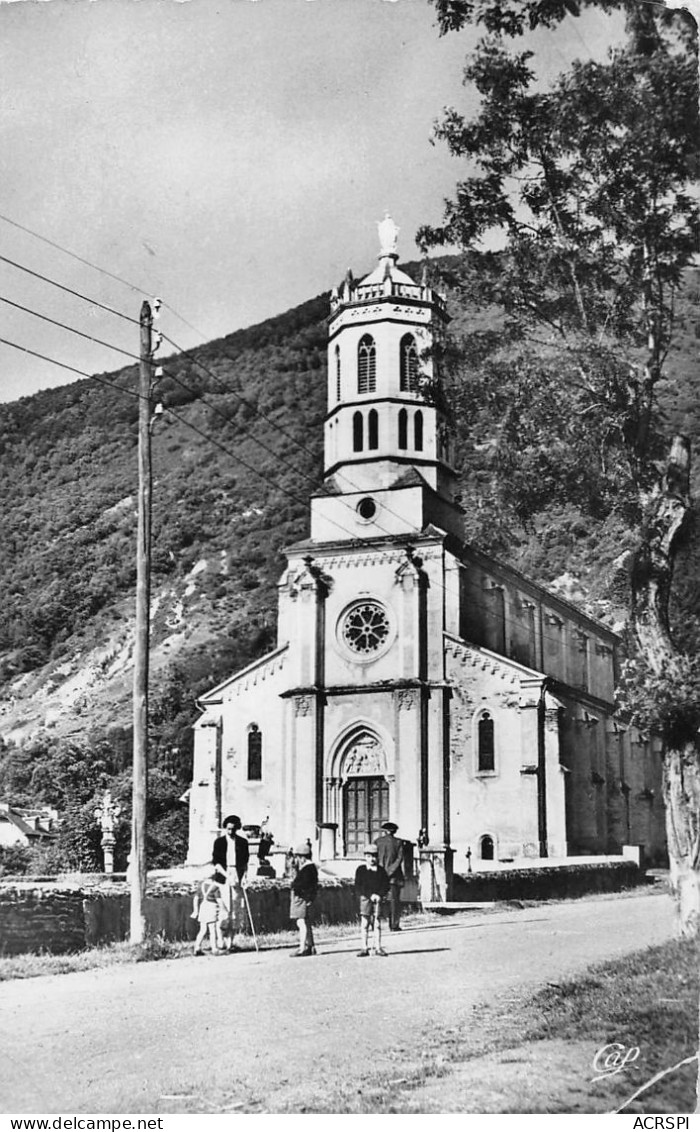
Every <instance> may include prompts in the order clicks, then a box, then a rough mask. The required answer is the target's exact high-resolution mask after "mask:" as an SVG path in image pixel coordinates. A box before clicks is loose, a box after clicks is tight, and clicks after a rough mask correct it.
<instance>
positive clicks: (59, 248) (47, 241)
mask: <svg viewBox="0 0 700 1132" xmlns="http://www.w3.org/2000/svg"><path fill="white" fill-rule="evenodd" d="M0 220H4V221H5V223H6V224H11V225H12V227H13V228H19V229H20V231H21V232H26V233H27V234H28V235H29V236H34V237H35V239H37V240H41V241H42V243H44V244H48V245H49V247H51V248H55V249H56V251H59V252H63V254H64V255H67V256H70V258H71V259H75V260H77V262H78V263H82V264H84V266H85V267H91V268H92V269H93V271H99V272H100V274H101V275H106V276H107V277H108V278H109V279H114V280H115V281H116V282H117V283H122V284H123V285H124V286H125V287H128V288H129V290H131V291H136V292H137V294H140V295H147V294H148V293H149V292H148V291H145V290H144V288H143V287H137V286H136V284H135V283H130V282H129V280H128V279H123V278H122V277H121V275H115V274H114V272H112V271H107V269H106V268H104V267H98V265H97V264H96V263H91V262H90V260H89V259H83V257H82V256H80V255H78V254H77V253H76V252H71V251H69V250H68V248H64V247H62V246H61V244H57V243H56V242H55V241H54V240H50V239H49V238H48V236H42V235H41V233H40V232H35V231H34V230H33V229H32V228H27V227H26V226H25V225H24V224H20V223H19V222H18V221H17V220H11V219H10V217H9V216H3V215H2V213H0ZM173 313H175V312H173Z"/></svg>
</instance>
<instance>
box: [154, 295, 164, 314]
mask: <svg viewBox="0 0 700 1132" xmlns="http://www.w3.org/2000/svg"><path fill="white" fill-rule="evenodd" d="M162 305H163V302H162V300H161V299H154V300H153V317H154V318H158V317H159V316H160V308H161V307H162Z"/></svg>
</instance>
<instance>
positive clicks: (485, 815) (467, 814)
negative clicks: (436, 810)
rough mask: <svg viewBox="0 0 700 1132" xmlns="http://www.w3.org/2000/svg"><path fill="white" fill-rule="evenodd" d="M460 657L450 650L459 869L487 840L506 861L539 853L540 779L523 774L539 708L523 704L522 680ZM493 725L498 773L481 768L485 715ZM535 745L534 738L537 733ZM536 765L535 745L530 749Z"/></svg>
mask: <svg viewBox="0 0 700 1132" xmlns="http://www.w3.org/2000/svg"><path fill="white" fill-rule="evenodd" d="M476 655H477V654H473V657H472V658H471V659H460V657H459V655H457V656H455V655H454V654H453V653H452V652H450V651H449V650H448V657H447V678H448V680H449V681H450V682H451V683H452V684H453V689H452V699H451V706H450V716H451V735H450V786H451V808H450V810H451V812H450V823H451V837H452V845H453V847H454V848H455V871H456V872H463V871H464V869H465V868H466V864H467V862H466V853H467V850H469V849H470V850H471V853H472V855H473V858H474V861H476V860H478V859H479V857H480V855H481V847H482V839H483V838H484V837H489V838H491V839H492V841H493V846H494V857H495V859H497V860H504V859H508V858H512V857H520V856H523V855H527V856H536V855H537V852H538V826H537V778H536V775H535V774H532V773H523V765H524V764H523V743H524V738H525V737H526V735H527V734H529V733H530V732H531V731H532V728H531V727H529V724H532V725H533V726H534V727H536V718H531V716H533V717H534V716H536V711H533V709H531V708H526V709H523V711H521V709H520V706H519V705H520V687H519V683H518V681H517V679H515V678H513V679H512V680H508V679H504V678H503V676H502V675H500V674H499V673H497V672H496V671H494V667H493V666H492V665H491V664H489V662H488V660H487V659H486V658H483V659H481V658H478V659H476V660H474V657H476ZM483 711H488V712H489V714H490V715H491V717H492V719H493V723H494V739H495V765H494V771H493V772H485V773H484V772H482V773H479V771H478V763H477V732H478V721H479V715H480V713H481V712H483ZM534 734H535V744H536V732H534ZM526 757H527V759H528V760H529V765H530V766H531V765H532V764H533V763H534V764H536V761H537V747H536V745H535V747H534V749H533V750H529V749H527V750H526Z"/></svg>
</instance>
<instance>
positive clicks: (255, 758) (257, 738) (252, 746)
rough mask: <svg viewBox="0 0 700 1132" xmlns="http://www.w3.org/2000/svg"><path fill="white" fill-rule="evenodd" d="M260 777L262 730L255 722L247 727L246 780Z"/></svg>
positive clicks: (252, 780)
mask: <svg viewBox="0 0 700 1132" xmlns="http://www.w3.org/2000/svg"><path fill="white" fill-rule="evenodd" d="M261 779H262V732H261V730H260V728H259V727H258V725H257V723H251V725H250V727H249V728H248V781H249V782H260V781H261Z"/></svg>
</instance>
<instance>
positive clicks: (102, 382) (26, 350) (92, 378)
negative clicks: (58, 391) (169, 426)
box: [0, 338, 139, 398]
mask: <svg viewBox="0 0 700 1132" xmlns="http://www.w3.org/2000/svg"><path fill="white" fill-rule="evenodd" d="M0 342H1V343H2V344H3V346H11V347H12V348H13V350H21V351H22V353H23V354H31V355H32V357H34V358H41V360H42V361H43V362H50V363H51V365H53V366H60V367H61V369H67V370H70V371H71V373H77V374H79V375H80V377H87V378H88V380H89V381H97V382H98V383H99V384H100V385H106V386H108V387H109V388H110V389H117V390H118V391H119V392H120V393H126V394H127V395H128V396H129V397H136V398H138V396H139V394H138V393H136V392H134V391H133V390H132V389H125V388H124V386H123V385H117V384H116V382H114V381H108V380H107V378H105V377H97V376H96V375H95V374H94V373H86V372H85V370H82V369H76V368H75V366H69V365H67V364H66V363H65V362H59V361H58V360H57V358H50V357H48V355H47V354H40V353H39V352H38V350H30V349H29V347H28V346H20V345H19V343H17V342H10V341H9V340H8V339H7V338H0Z"/></svg>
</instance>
